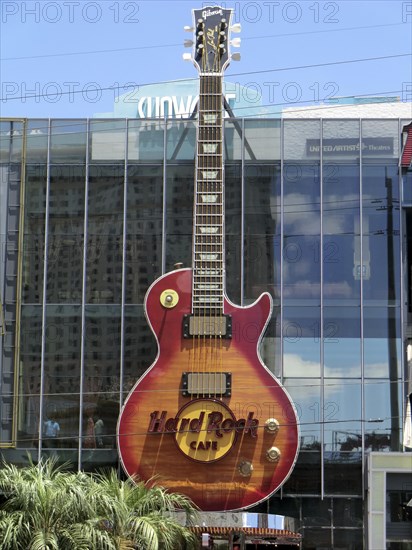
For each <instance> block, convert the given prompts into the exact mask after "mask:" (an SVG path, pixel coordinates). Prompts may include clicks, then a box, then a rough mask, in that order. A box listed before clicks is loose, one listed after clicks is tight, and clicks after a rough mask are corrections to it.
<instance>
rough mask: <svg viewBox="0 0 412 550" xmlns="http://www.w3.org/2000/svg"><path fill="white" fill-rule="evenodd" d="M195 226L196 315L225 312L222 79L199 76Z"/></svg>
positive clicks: (194, 300) (193, 305) (194, 295)
mask: <svg viewBox="0 0 412 550" xmlns="http://www.w3.org/2000/svg"><path fill="white" fill-rule="evenodd" d="M198 116H199V120H198V130H197V155H196V182H195V205H194V206H195V208H194V227H193V235H194V238H193V241H194V242H193V303H192V307H193V313H194V314H195V315H197V314H198V315H218V314H221V313H223V295H224V189H223V145H222V140H223V118H222V117H223V109H222V77H221V76H219V75H201V76H200V94H199V107H198Z"/></svg>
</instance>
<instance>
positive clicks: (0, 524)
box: [0, 459, 116, 550]
mask: <svg viewBox="0 0 412 550" xmlns="http://www.w3.org/2000/svg"><path fill="white" fill-rule="evenodd" d="M89 485H90V480H89V478H88V476H87V474H84V473H82V472H77V473H73V472H67V471H64V467H63V466H57V465H56V461H55V460H51V459H50V460H47V461H45V462H40V463H39V464H37V465H34V464H31V465H29V466H28V467H25V468H17V467H16V466H14V465H12V464H3V467H2V469H0V492H2V493H3V494H4V496H5V499H6V500H5V502H4V504H3V505H2V506H1V509H0V540H2V541H3V542H2V548H4V550H8V549H10V550H11V549H13V550H15V549H16V550H20V549H21V550H29V549H30V550H58V549H61V548H64V549H66V548H67V550H75V549H76V550H82V549H84V550H87V549H90V548H102V549H103V548H105V549H107V550H112V549H113V550H115V548H116V547H115V546H114V545H113V544H112V540H111V537H110V536H109V534H108V533H107V532H105V531H103V530H101V529H99V528H98V527H97V526H96V525H94V522H93V521H91V520H93V519H94V518H95V511H94V508H93V503H92V502H89V501H88V500H87V498H86V495H87V490H88V487H89Z"/></svg>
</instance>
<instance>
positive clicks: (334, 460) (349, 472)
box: [324, 434, 362, 496]
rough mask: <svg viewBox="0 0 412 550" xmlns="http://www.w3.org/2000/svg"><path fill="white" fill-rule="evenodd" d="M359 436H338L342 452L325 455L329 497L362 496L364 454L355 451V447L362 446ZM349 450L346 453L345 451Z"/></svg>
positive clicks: (326, 491)
mask: <svg viewBox="0 0 412 550" xmlns="http://www.w3.org/2000/svg"><path fill="white" fill-rule="evenodd" d="M356 435H357V434H353V435H345V436H343V434H338V436H337V437H338V438H339V437H342V436H343V439H341V440H340V441H339V440H338V445H340V446H341V449H342V450H340V451H338V452H334V453H328V452H326V453H325V466H324V468H325V493H327V494H328V495H354V496H360V495H362V453H361V450H360V448H359V450H354V449H352V447H353V446H354V445H358V444H359V446H361V443H359V442H358V441H357V439H358V438H357V437H356ZM346 448H347V449H348V452H346V451H345V450H343V449H346Z"/></svg>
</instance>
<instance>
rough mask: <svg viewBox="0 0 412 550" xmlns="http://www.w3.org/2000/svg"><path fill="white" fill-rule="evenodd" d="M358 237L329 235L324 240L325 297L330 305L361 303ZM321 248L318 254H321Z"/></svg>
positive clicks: (326, 302)
mask: <svg viewBox="0 0 412 550" xmlns="http://www.w3.org/2000/svg"><path fill="white" fill-rule="evenodd" d="M359 241H360V240H359V237H357V236H356V235H333V236H332V235H328V236H325V237H324V239H323V297H324V303H325V304H329V305H334V304H339V303H340V304H345V305H355V304H359V303H360V276H359V274H358V269H357V265H356V257H357V250H358V249H359V248H360V245H359ZM319 248H320V247H318V250H317V252H316V253H317V254H318V253H319Z"/></svg>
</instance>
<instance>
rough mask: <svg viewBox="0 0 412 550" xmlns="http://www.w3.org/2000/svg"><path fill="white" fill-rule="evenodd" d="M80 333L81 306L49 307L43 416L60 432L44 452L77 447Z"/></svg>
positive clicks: (49, 441)
mask: <svg viewBox="0 0 412 550" xmlns="http://www.w3.org/2000/svg"><path fill="white" fill-rule="evenodd" d="M81 332H82V331H81V308H80V306H69V305H64V306H63V305H60V306H54V305H53V306H51V305H49V306H47V310H46V342H45V362H44V373H45V374H44V401H43V403H44V409H43V416H44V420H45V421H47V420H52V421H53V420H54V421H57V423H58V424H59V428H60V430H59V438H58V439H56V440H53V439H52V438H51V439H49V438H47V437H45V444H44V447H45V448H48V447H50V446H51V447H55V446H57V447H59V448H71V447H77V445H78V432H79V402H80V400H79V392H80V360H79V357H80V345H81ZM43 435H46V434H43Z"/></svg>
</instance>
